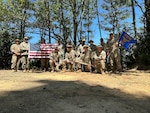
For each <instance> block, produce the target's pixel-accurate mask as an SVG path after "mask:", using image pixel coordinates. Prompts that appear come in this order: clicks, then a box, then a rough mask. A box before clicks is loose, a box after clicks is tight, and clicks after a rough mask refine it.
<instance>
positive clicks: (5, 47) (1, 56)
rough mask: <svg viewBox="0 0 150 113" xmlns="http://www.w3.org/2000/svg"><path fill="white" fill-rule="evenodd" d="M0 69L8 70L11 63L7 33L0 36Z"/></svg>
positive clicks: (9, 41)
mask: <svg viewBox="0 0 150 113" xmlns="http://www.w3.org/2000/svg"><path fill="white" fill-rule="evenodd" d="M0 37H1V38H0V69H3V68H5V69H6V68H10V63H11V61H10V60H11V53H10V46H11V44H12V43H11V37H10V35H9V33H8V32H4V33H2V34H0Z"/></svg>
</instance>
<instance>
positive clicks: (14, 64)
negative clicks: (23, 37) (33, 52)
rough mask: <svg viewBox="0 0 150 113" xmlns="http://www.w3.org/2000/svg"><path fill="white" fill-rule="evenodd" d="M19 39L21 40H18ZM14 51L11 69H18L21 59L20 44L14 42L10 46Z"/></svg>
mask: <svg viewBox="0 0 150 113" xmlns="http://www.w3.org/2000/svg"><path fill="white" fill-rule="evenodd" d="M16 41H19V40H16ZM10 50H11V52H12V59H11V69H15V70H18V68H19V59H20V44H19V42H18V44H16V43H15V44H13V45H11V47H10Z"/></svg>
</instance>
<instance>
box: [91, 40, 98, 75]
mask: <svg viewBox="0 0 150 113" xmlns="http://www.w3.org/2000/svg"><path fill="white" fill-rule="evenodd" d="M89 43H90V46H89V47H90V50H91V52H92V54H93V52H95V51H96V49H97V48H96V47H97V46H96V45H95V44H93V40H90V41H89ZM91 64H92V65H93V64H94V59H93V58H92V59H91ZM91 71H92V72H93V71H95V68H94V67H91Z"/></svg>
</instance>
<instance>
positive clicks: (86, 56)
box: [81, 45, 91, 72]
mask: <svg viewBox="0 0 150 113" xmlns="http://www.w3.org/2000/svg"><path fill="white" fill-rule="evenodd" d="M83 48H84V52H83V54H82V56H81V59H82V61H83V63H86V64H87V65H83V71H85V72H89V71H90V70H91V68H90V64H91V51H90V50H89V48H88V46H87V45H84V46H83Z"/></svg>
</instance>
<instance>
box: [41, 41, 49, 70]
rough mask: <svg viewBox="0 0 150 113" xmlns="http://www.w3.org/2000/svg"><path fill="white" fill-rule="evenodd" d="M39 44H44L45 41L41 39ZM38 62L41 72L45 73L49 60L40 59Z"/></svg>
mask: <svg viewBox="0 0 150 113" xmlns="http://www.w3.org/2000/svg"><path fill="white" fill-rule="evenodd" d="M41 44H46V41H45V39H44V38H42V40H41ZM44 46H45V45H44ZM40 61H41V69H42V71H44V72H45V71H47V70H48V61H49V59H48V58H41V59H40Z"/></svg>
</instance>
